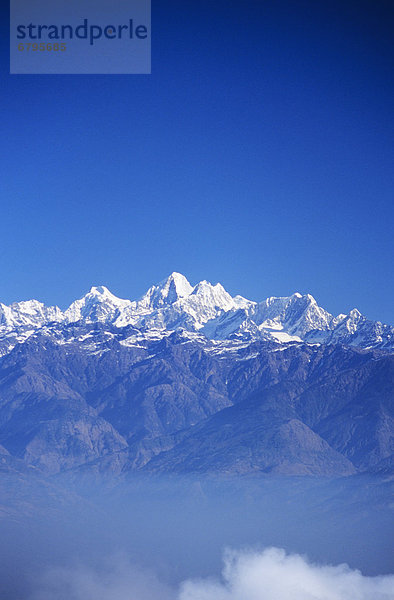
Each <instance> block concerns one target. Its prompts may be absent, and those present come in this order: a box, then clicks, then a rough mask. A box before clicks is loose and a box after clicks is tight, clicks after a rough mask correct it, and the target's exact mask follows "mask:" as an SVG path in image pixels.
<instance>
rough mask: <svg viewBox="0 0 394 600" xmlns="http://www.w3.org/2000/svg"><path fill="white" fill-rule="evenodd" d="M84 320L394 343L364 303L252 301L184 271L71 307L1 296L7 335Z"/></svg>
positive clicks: (220, 333) (393, 334)
mask: <svg viewBox="0 0 394 600" xmlns="http://www.w3.org/2000/svg"><path fill="white" fill-rule="evenodd" d="M78 321H82V322H85V323H96V322H101V323H106V324H111V325H114V326H116V327H124V326H127V325H133V326H135V327H137V328H139V329H140V330H141V332H143V333H141V335H149V334H150V332H151V331H153V330H154V331H156V332H157V331H160V330H161V331H171V330H174V329H177V328H179V327H181V328H183V329H184V330H186V331H189V332H194V333H195V332H198V331H200V332H202V333H203V334H204V335H205V336H206V337H208V338H211V339H232V338H233V337H234V336H235V337H234V339H235V338H237V339H238V338H239V337H243V338H244V339H250V340H252V339H267V340H276V341H279V342H281V343H282V342H283V343H285V342H289V341H292V342H294V341H301V340H303V341H306V342H311V343H316V342H317V343H324V342H329V343H345V344H352V345H357V346H361V347H364V348H371V347H381V348H385V349H386V348H387V349H394V328H393V327H390V326H389V325H383V324H381V323H379V322H375V321H369V320H367V319H366V318H365V317H364V316H363V315H362V314H361V313H360V312H359V311H358V310H357V309H353V310H351V311H350V312H349V314H347V315H344V314H340V315H338V316H337V317H333V315H331V314H330V313H329V312H327V311H325V310H324V309H323V308H321V307H320V306H319V305H318V304H317V302H316V300H315V299H314V297H313V296H311V295H310V294H300V293H299V292H295V293H294V294H292V295H291V296H283V297H275V296H272V297H270V298H267V299H266V300H264V301H262V302H259V303H257V302H252V301H250V300H247V299H246V298H243V297H242V296H235V297H234V298H233V297H232V296H231V295H230V294H229V293H228V292H227V291H226V290H225V289H224V287H223V286H222V285H221V284H220V283H217V284H215V285H213V284H212V283H210V282H209V281H206V280H203V281H200V282H199V283H197V285H195V286H194V287H193V286H192V285H191V284H190V283H189V281H188V280H187V279H186V277H185V276H184V275H182V274H181V273H177V272H173V273H171V275H169V277H167V278H166V279H164V280H163V281H161V282H160V283H158V284H156V285H153V286H152V287H150V288H149V290H148V291H147V292H146V293H145V294H144V296H142V298H141V299H140V300H139V301H131V300H125V299H121V298H118V297H117V296H115V295H114V294H112V293H111V292H110V290H109V289H108V288H107V287H105V286H103V285H98V286H94V287H92V288H91V289H90V291H89V292H88V293H87V294H86V295H85V296H83V297H82V298H80V299H79V300H75V302H73V303H72V304H71V305H70V306H69V308H68V309H67V310H66V311H65V312H64V313H63V312H62V311H61V310H60V309H59V308H57V307H46V306H45V305H44V304H42V303H41V302H38V301H37V300H29V301H27V302H16V303H14V304H11V305H10V306H5V305H4V304H1V303H0V334H1V336H3V337H2V339H3V338H4V337H7V336H10V335H11V336H12V335H14V337H15V335H16V337H15V339H18V340H21V341H23V339H24V338H23V336H25V337H26V335H27V333H29V332H30V333H32V332H34V331H35V330H37V329H38V328H40V327H43V326H46V325H48V324H49V323H53V322H58V323H59V324H60V323H62V322H64V323H75V322H78ZM59 326H60V325H59ZM26 332H27V333H26ZM25 333H26V335H25Z"/></svg>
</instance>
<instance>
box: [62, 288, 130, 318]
mask: <svg viewBox="0 0 394 600" xmlns="http://www.w3.org/2000/svg"><path fill="white" fill-rule="evenodd" d="M131 305H132V302H131V300H123V299H122V298H118V297H117V296H114V294H112V293H111V292H110V291H109V289H108V288H106V287H105V286H103V285H100V286H94V287H92V288H91V289H90V291H89V292H88V293H87V294H86V295H85V296H83V297H82V298H80V299H79V300H75V302H73V303H72V304H71V305H70V306H69V307H68V309H67V310H66V311H65V313H64V317H65V320H66V321H67V322H68V323H74V322H76V321H81V320H85V321H87V322H95V321H101V322H107V321H113V320H114V319H115V318H116V317H117V316H118V315H119V313H120V311H122V310H124V309H127V308H128V307H130V306H131Z"/></svg>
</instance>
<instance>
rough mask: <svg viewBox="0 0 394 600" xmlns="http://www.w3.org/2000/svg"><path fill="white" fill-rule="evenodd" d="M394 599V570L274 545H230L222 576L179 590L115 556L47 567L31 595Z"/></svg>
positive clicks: (137, 599) (115, 599)
mask: <svg viewBox="0 0 394 600" xmlns="http://www.w3.org/2000/svg"><path fill="white" fill-rule="evenodd" d="M66 598H67V600H241V599H242V600H393V598H394V575H386V576H381V577H365V576H364V575H362V574H361V573H360V572H359V571H357V570H353V569H350V568H349V567H348V566H347V565H339V566H335V567H333V566H320V565H316V564H312V563H310V562H309V561H308V560H307V559H306V558H304V557H302V556H300V555H298V554H286V552H285V551H284V550H280V549H278V548H269V549H266V550H264V551H262V552H252V551H243V552H236V551H232V550H229V551H227V552H226V553H225V557H224V569H223V573H222V577H221V578H220V579H218V580H211V579H200V580H193V581H192V580H189V581H185V582H183V583H182V584H181V585H180V587H179V588H178V589H177V590H175V589H173V588H171V587H170V586H168V585H166V584H165V583H163V582H162V581H159V579H158V578H157V577H156V576H155V575H154V574H152V573H150V572H148V571H146V570H142V569H140V568H138V567H135V566H133V565H131V564H130V563H128V562H127V561H126V560H124V559H122V560H116V561H112V563H110V564H107V565H106V567H105V568H103V569H101V570H100V571H96V570H93V569H88V568H76V569H70V568H67V569H65V568H61V569H53V570H51V571H49V572H47V573H46V575H45V576H44V577H43V578H42V579H41V580H40V582H39V584H38V585H37V587H36V591H35V592H34V593H33V594H32V595H31V596H30V598H29V600H65V599H66Z"/></svg>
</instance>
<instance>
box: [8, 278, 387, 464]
mask: <svg viewBox="0 0 394 600" xmlns="http://www.w3.org/2000/svg"><path fill="white" fill-rule="evenodd" d="M393 332H394V330H393V328H392V327H390V326H388V325H382V324H381V323H376V322H371V321H368V320H367V319H366V318H365V317H363V316H362V315H360V313H359V312H358V311H357V310H355V309H354V310H353V311H351V312H350V313H349V315H339V316H337V317H334V316H332V315H330V314H329V313H328V312H327V311H325V310H324V309H322V308H320V307H319V306H318V305H317V303H316V302H315V300H314V299H313V298H312V296H310V295H304V296H302V295H301V294H298V293H296V294H293V295H292V296H290V297H287V298H268V299H267V300H265V301H263V302H261V303H256V302H252V301H249V300H246V299H245V298H242V297H241V296H236V297H234V298H233V297H231V296H230V294H228V293H227V292H226V291H225V290H224V288H223V287H222V286H221V285H220V284H217V285H211V284H210V283H208V282H206V281H203V282H200V283H199V284H197V285H196V286H194V287H193V286H192V285H190V283H189V282H188V281H187V280H186V278H185V277H183V276H182V275H180V274H177V273H173V274H172V275H171V276H170V277H169V278H168V279H167V280H165V281H164V282H162V283H160V284H158V285H155V286H153V287H151V288H150V289H149V290H148V292H147V293H146V294H145V295H144V296H143V297H142V298H141V299H140V300H138V301H131V300H122V299H119V298H116V297H115V296H113V294H111V292H109V290H107V289H106V288H105V287H94V288H92V289H91V290H90V292H89V293H88V294H87V295H86V296H84V297H83V298H82V299H80V300H77V301H75V302H74V303H73V304H72V305H71V306H70V307H69V308H68V309H67V310H66V311H64V312H62V311H61V310H60V309H58V308H56V307H50V308H47V307H45V306H44V305H43V304H41V303H39V302H37V301H29V302H20V303H16V304H13V305H11V306H9V307H7V306H4V305H2V304H0V354H1V358H0V465H1V469H2V470H3V471H4V470H5V471H7V470H8V471H10V470H13V471H15V470H16V471H19V472H21V473H22V472H24V471H26V470H28V471H30V472H35V473H39V474H45V475H56V474H59V473H69V474H73V473H74V474H77V473H78V474H84V473H88V474H89V473H111V474H116V475H120V474H124V473H127V472H130V471H136V470H138V471H142V472H148V473H168V472H170V473H191V472H194V473H196V472H197V473H226V474H250V473H280V474H287V475H327V476H343V475H351V474H356V473H364V472H367V473H385V474H387V473H390V472H392V456H393V445H394V444H393V416H394V415H393V400H394V337H393Z"/></svg>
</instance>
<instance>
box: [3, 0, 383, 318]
mask: <svg viewBox="0 0 394 600" xmlns="http://www.w3.org/2000/svg"><path fill="white" fill-rule="evenodd" d="M390 12H391V13H392V12H393V11H392V6H391V11H390V2H382V1H376V0H375V1H374V2H372V1H371V2H366V1H365V2H364V1H360V2H357V3H356V2H347V1H346V0H344V1H343V2H338V3H336V2H330V3H326V2H315V1H314V0H310V1H303V2H301V1H298V0H295V1H291V2H290V1H289V2H284V1H282V0H278V1H276V2H271V1H269V2H268V1H267V2H265V1H260V2H258V1H253V2H251V1H246V0H245V1H243V2H241V0H238V1H237V2H235V1H233V2H231V1H229V0H227V1H222V0H220V1H218V0H210V1H209V2H208V1H207V0H199V1H198V2H197V1H195V0H190V1H189V2H187V3H186V2H171V3H170V2H160V3H159V2H155V1H154V0H153V3H152V17H153V30H152V31H153V33H152V37H153V47H152V68H153V73H152V75H150V76H149V75H147V76H130V75H125V76H80V75H79V76H60V75H59V76H19V75H12V76H10V75H9V74H8V48H7V44H8V42H7V27H8V25H7V14H6V13H4V15H3V16H4V19H3V26H2V27H3V30H2V33H3V35H2V38H1V39H2V54H1V56H2V59H1V82H0V84H1V88H2V94H1V98H0V103H1V115H2V119H1V125H0V126H1V142H0V143H1V146H2V148H1V156H2V159H1V179H0V185H1V196H0V198H1V200H0V202H1V206H0V301H2V302H5V303H10V302H12V301H16V300H21V299H28V298H32V297H35V298H37V299H40V300H42V301H44V302H46V303H51V304H58V305H60V306H61V307H65V306H66V305H68V304H69V303H70V302H71V301H72V300H73V299H74V298H76V297H79V296H81V295H82V294H83V293H85V291H87V290H88V288H89V287H90V286H91V285H93V284H94V285H98V284H104V285H107V286H108V287H109V288H110V289H111V291H113V292H114V293H115V294H117V295H119V296H121V297H122V296H123V297H129V298H135V297H138V296H140V295H141V294H142V293H143V292H144V291H145V290H146V288H147V287H149V285H151V284H152V283H154V282H157V281H159V280H161V279H163V278H164V277H165V276H166V275H168V274H169V273H170V272H171V271H173V270H176V271H180V272H182V273H184V274H185V275H186V276H187V277H188V278H189V279H190V280H191V282H192V283H195V282H197V281H199V280H200V279H208V280H210V281H212V282H217V281H220V282H221V283H223V285H224V286H225V287H226V288H227V289H228V290H229V291H230V292H231V293H233V294H235V293H241V294H242V295H244V296H246V297H248V298H251V299H254V300H259V299H263V298H265V297H266V296H269V295H288V294H290V293H292V292H294V291H300V292H310V293H312V294H313V295H314V296H315V297H316V299H317V300H318V302H319V303H320V304H321V305H322V306H324V307H325V308H327V309H328V310H330V311H331V312H333V313H338V312H346V311H348V310H349V309H351V308H353V307H354V306H357V307H358V308H359V309H360V310H361V311H362V312H364V313H365V314H366V315H367V316H369V317H370V318H375V319H380V320H383V321H386V322H392V323H394V307H393V302H392V298H393V297H394V278H393V268H392V262H393V258H394V241H393V224H394V203H393V144H392V140H393V120H394V119H393V109H392V99H393V91H394V90H393V88H394V85H393V77H392V66H393V64H392V63H393V49H392V46H391V42H390V37H391V32H392V24H393V15H392V14H390Z"/></svg>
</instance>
